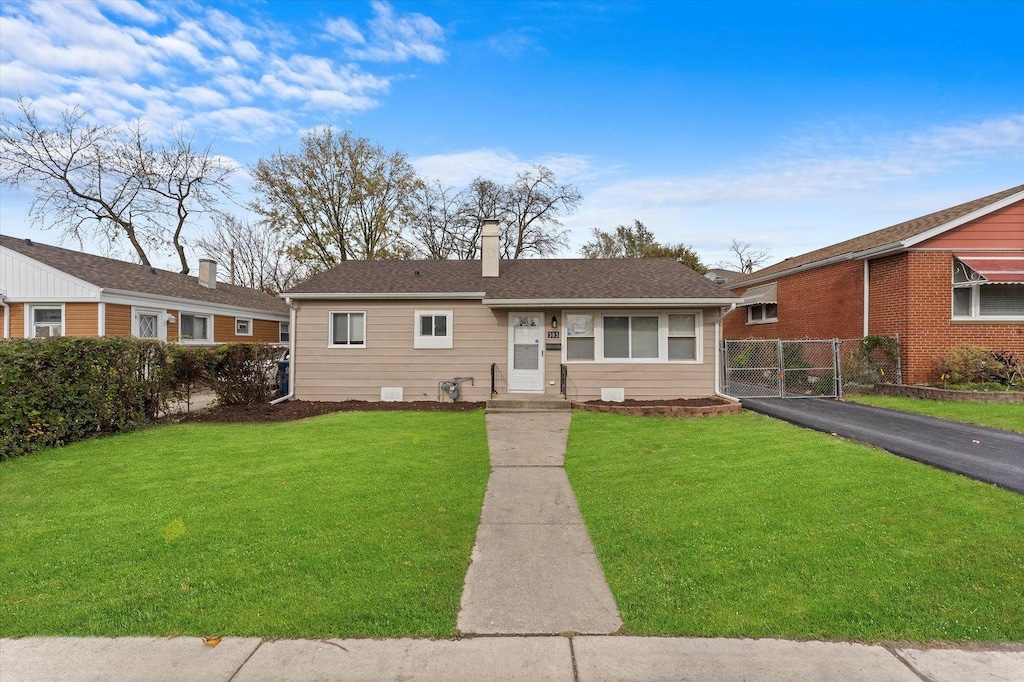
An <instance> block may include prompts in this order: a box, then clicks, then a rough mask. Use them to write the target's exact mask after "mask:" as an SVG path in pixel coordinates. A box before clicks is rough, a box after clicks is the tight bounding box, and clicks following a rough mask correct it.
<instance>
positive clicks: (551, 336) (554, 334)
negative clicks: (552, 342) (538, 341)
mask: <svg viewBox="0 0 1024 682" xmlns="http://www.w3.org/2000/svg"><path fill="white" fill-rule="evenodd" d="M548 338H549V339H557V338H558V332H548Z"/></svg>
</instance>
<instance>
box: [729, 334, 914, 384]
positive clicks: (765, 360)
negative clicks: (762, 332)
mask: <svg viewBox="0 0 1024 682" xmlns="http://www.w3.org/2000/svg"><path fill="white" fill-rule="evenodd" d="M721 352H722V374H723V376H722V385H723V390H724V392H725V394H726V395H730V396H732V397H734V398H841V397H842V396H843V390H844V388H845V387H848V386H851V385H855V384H856V385H873V384H875V383H877V382H879V381H892V382H895V383H902V382H901V377H900V364H899V337H889V336H871V337H865V338H863V339H804V340H799V341H786V340H782V339H747V340H743V341H731V340H726V341H723V342H722V349H721Z"/></svg>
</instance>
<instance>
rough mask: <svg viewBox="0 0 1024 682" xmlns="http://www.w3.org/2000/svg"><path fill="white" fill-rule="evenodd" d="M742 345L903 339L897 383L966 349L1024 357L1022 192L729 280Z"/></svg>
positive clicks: (735, 333)
mask: <svg viewBox="0 0 1024 682" xmlns="http://www.w3.org/2000/svg"><path fill="white" fill-rule="evenodd" d="M729 288H731V289H732V290H733V291H734V292H736V293H737V294H741V295H743V297H744V302H743V304H742V305H741V308H740V309H739V310H736V311H734V312H733V313H731V314H730V315H728V316H727V317H726V318H725V320H724V323H723V325H724V335H725V337H726V338H729V339H743V338H784V339H800V338H857V337H860V336H866V335H871V334H899V336H900V346H901V350H902V363H903V378H904V381H905V382H907V383H920V382H925V381H930V380H933V379H935V378H936V376H935V372H934V362H935V360H936V359H937V358H940V357H942V356H943V355H944V354H945V353H946V352H947V351H948V350H949V349H950V348H952V347H954V346H960V345H966V344H972V345H979V346H984V347H986V348H989V349H992V350H1009V351H1014V352H1016V353H1018V354H1024V185H1021V186H1018V187H1013V188H1011V189H1008V190H1005V191H1003V192H999V193H997V194H992V195H990V196H987V197H982V198H981V199H975V200H974V201H969V202H967V203H965V204H960V205H959V206H954V207H952V208H947V209H945V210H942V211H938V212H936V213H930V214H928V215H926V216H922V217H920V218H915V219H914V220H909V221H907V222H904V223H899V224H898V225H893V226H892V227H887V228H885V229H883V230H878V231H877V232H872V233H870V234H866V235H863V236H860V237H856V238H854V239H850V240H847V241H844V242H841V243H839V244H834V245H832V246H826V247H825V248H822V249H818V250H816V251H811V252H810V253H805V254H803V255H800V256H795V257H793V258H788V259H786V260H784V261H782V262H781V263H778V264H776V265H773V266H771V267H768V268H765V269H763V270H759V271H757V272H755V273H753V274H750V275H745V276H744V277H742V278H741V279H737V280H734V281H732V282H730V284H729Z"/></svg>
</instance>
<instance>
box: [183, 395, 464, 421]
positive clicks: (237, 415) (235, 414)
mask: <svg viewBox="0 0 1024 682" xmlns="http://www.w3.org/2000/svg"><path fill="white" fill-rule="evenodd" d="M483 406H484V403H471V402H457V403H442V402H437V401H433V400H423V401H411V402H407V403H406V402H402V403H390V402H389V403H385V402H376V401H374V402H369V401H366V400H345V401H343V402H320V401H314V400H289V401H286V402H283V403H279V404H277V405H271V404H269V403H261V404H259V405H223V406H220V407H214V408H212V409H209V410H204V411H202V412H193V413H192V414H188V415H185V416H183V417H182V418H181V420H180V421H183V422H221V423H236V424H237V423H257V422H288V421H294V420H296V419H305V418H306V417H317V416H319V415H321V414H330V413H331V412H397V411H410V410H418V411H424V412H452V411H455V412H462V411H465V410H478V409H481V408H483Z"/></svg>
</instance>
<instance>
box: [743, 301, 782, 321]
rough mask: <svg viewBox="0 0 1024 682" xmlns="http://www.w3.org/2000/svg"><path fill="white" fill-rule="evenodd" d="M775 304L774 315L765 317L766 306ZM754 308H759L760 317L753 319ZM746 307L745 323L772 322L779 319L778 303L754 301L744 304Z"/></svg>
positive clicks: (766, 312)
mask: <svg viewBox="0 0 1024 682" xmlns="http://www.w3.org/2000/svg"><path fill="white" fill-rule="evenodd" d="M770 305H773V306H775V317H767V315H768V306H770ZM754 308H760V309H761V319H760V320H755V319H753V318H754V315H753V312H754ZM746 309H747V324H774V323H776V322H778V321H779V304H778V303H754V304H753V305H748V306H746Z"/></svg>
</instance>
